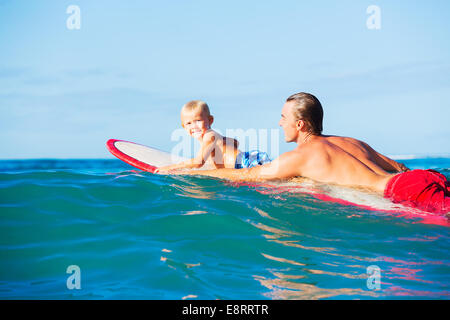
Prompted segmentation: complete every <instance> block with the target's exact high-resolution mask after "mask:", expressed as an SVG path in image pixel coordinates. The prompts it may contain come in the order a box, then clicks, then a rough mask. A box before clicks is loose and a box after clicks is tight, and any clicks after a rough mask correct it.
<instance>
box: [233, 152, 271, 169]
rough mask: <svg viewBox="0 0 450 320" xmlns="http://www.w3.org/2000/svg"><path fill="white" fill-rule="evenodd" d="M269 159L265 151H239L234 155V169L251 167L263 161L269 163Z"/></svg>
mask: <svg viewBox="0 0 450 320" xmlns="http://www.w3.org/2000/svg"><path fill="white" fill-rule="evenodd" d="M270 161H271V160H270V158H269V155H268V154H267V153H266V152H260V151H258V150H253V151H247V152H241V153H239V154H238V155H237V157H236V163H235V165H234V168H235V169H242V168H251V167H255V166H258V165H262V164H265V163H269V162H270Z"/></svg>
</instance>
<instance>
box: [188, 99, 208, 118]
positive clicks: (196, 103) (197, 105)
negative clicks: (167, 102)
mask: <svg viewBox="0 0 450 320" xmlns="http://www.w3.org/2000/svg"><path fill="white" fill-rule="evenodd" d="M197 110H200V111H201V112H202V114H204V115H206V116H207V117H209V116H210V115H211V114H210V112H209V107H208V105H207V104H206V102H204V101H202V100H192V101H189V102H188V103H186V104H185V105H184V106H183V107H182V108H181V112H183V111H197Z"/></svg>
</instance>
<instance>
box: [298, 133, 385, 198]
mask: <svg viewBox="0 0 450 320" xmlns="http://www.w3.org/2000/svg"><path fill="white" fill-rule="evenodd" d="M369 148H370V147H369V146H368V145H364V144H363V143H362V142H360V141H358V140H356V139H352V138H345V137H337V136H311V137H310V139H309V140H308V142H306V143H304V144H302V145H301V147H300V146H299V147H297V148H296V149H294V150H293V151H291V152H292V153H296V158H297V161H295V159H293V160H294V161H290V164H291V165H296V166H298V170H299V174H300V175H301V176H303V177H306V178H310V179H313V180H316V181H319V182H324V183H333V184H340V185H349V186H360V187H365V188H369V189H373V190H376V191H379V192H383V191H384V188H385V186H386V183H387V181H388V180H389V179H390V178H391V175H390V174H389V173H388V172H387V171H385V170H384V169H383V168H382V167H381V166H380V165H379V164H378V163H377V162H376V159H374V156H373V154H371V150H373V149H371V148H370V149H369ZM294 158H295V157H294Z"/></svg>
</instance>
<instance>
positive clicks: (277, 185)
mask: <svg viewBox="0 0 450 320" xmlns="http://www.w3.org/2000/svg"><path fill="white" fill-rule="evenodd" d="M106 147H107V148H108V150H109V151H110V152H111V153H112V154H113V155H114V156H116V157H117V158H119V159H120V160H122V161H124V162H126V163H128V164H129V165H131V166H133V167H135V168H138V169H140V170H143V171H147V172H151V173H155V170H156V169H157V168H158V167H161V166H166V165H170V164H174V163H177V162H180V161H183V160H186V159H185V158H182V157H178V156H175V155H172V154H170V153H168V152H164V151H162V150H159V149H156V148H152V147H148V146H145V145H142V144H138V143H135V142H130V141H125V140H117V139H110V140H108V141H107V143H106ZM232 184H233V185H235V186H247V187H254V188H256V190H257V191H258V192H261V193H264V194H283V193H289V194H293V193H302V194H309V195H311V196H313V197H314V198H316V199H318V200H321V201H325V202H334V203H339V204H341V205H350V206H357V207H360V208H362V209H367V210H370V211H373V210H374V211H378V212H380V213H381V212H384V213H392V214H396V215H398V214H400V216H402V217H405V218H419V219H420V220H421V221H420V222H421V223H430V224H439V225H448V224H449V222H448V221H447V219H446V218H445V217H441V216H436V215H433V214H427V213H424V212H422V211H420V210H418V209H412V208H406V207H403V206H402V205H398V204H394V203H392V202H391V201H389V200H387V199H385V198H383V197H381V196H380V195H376V194H371V193H367V192H363V191H358V190H355V189H350V188H345V187H341V186H326V187H325V188H324V185H321V186H320V187H318V186H317V185H316V183H312V182H311V181H307V180H305V181H303V180H300V181H299V180H297V181H295V180H291V181H290V182H268V183H246V182H234V183H232Z"/></svg>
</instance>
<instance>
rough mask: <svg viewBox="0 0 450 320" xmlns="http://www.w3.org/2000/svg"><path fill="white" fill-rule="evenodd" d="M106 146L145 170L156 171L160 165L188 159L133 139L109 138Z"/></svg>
mask: <svg viewBox="0 0 450 320" xmlns="http://www.w3.org/2000/svg"><path fill="white" fill-rule="evenodd" d="M106 147H107V149H108V150H109V152H111V153H112V154H113V155H114V156H116V157H117V158H119V159H120V160H122V161H124V162H126V163H128V164H129V165H131V166H133V167H135V168H138V169H140V170H143V171H147V172H151V173H154V172H155V170H156V169H157V168H158V167H162V166H168V165H171V164H174V163H177V162H181V161H183V160H186V159H184V158H182V157H178V156H176V155H172V154H170V153H168V152H164V151H162V150H159V149H156V148H152V147H148V146H145V145H142V144H138V143H135V142H131V141H125V140H118V139H109V140H108V141H107V142H106Z"/></svg>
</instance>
